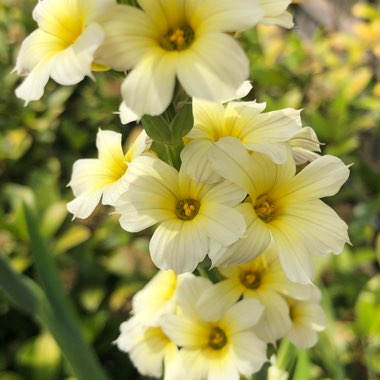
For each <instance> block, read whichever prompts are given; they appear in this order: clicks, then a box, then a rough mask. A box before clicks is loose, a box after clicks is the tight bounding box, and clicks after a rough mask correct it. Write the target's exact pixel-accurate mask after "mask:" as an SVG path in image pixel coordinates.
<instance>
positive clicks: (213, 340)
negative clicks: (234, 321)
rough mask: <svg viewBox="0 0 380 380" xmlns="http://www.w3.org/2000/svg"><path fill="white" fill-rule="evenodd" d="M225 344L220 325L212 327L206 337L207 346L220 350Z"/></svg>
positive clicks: (224, 335) (225, 340)
mask: <svg viewBox="0 0 380 380" xmlns="http://www.w3.org/2000/svg"><path fill="white" fill-rule="evenodd" d="M226 344H227V337H226V333H225V332H224V331H223V330H222V329H221V328H220V327H217V326H215V327H213V328H212V329H211V331H210V335H209V337H208V346H209V347H210V348H212V349H213V350H220V349H222V348H223V347H224V346H225V345H226Z"/></svg>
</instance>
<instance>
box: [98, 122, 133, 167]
mask: <svg viewBox="0 0 380 380" xmlns="http://www.w3.org/2000/svg"><path fill="white" fill-rule="evenodd" d="M121 137H122V136H121V133H117V132H114V131H107V130H101V129H99V131H98V133H97V135H96V147H97V148H98V152H99V153H98V154H99V160H100V161H102V163H103V164H104V166H105V167H107V168H110V169H112V168H114V167H116V168H117V169H116V170H115V171H119V170H120V171H121V172H125V170H126V165H125V162H124V153H123V148H122V146H121Z"/></svg>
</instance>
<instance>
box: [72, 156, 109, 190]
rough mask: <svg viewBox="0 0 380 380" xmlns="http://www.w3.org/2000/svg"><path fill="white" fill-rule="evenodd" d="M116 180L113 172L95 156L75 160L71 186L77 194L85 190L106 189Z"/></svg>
mask: <svg viewBox="0 0 380 380" xmlns="http://www.w3.org/2000/svg"><path fill="white" fill-rule="evenodd" d="M114 181H115V179H114V176H113V172H112V171H111V170H110V169H109V168H107V167H105V166H104V165H103V164H102V162H100V160H98V159H95V158H86V159H80V160H77V161H75V162H74V165H73V172H72V175H71V180H70V183H69V184H68V186H71V188H72V190H73V193H74V195H75V196H78V195H80V194H82V193H84V192H87V191H92V190H97V189H104V188H105V187H106V186H108V185H109V184H112V183H113V182H114Z"/></svg>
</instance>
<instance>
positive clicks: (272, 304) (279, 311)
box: [255, 288, 292, 343]
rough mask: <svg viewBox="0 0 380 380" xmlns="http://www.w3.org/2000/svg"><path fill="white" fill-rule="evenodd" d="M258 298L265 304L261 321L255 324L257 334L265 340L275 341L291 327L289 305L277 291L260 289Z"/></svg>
mask: <svg viewBox="0 0 380 380" xmlns="http://www.w3.org/2000/svg"><path fill="white" fill-rule="evenodd" d="M257 295H258V300H259V301H260V302H261V303H262V304H263V305H264V306H265V309H264V313H263V316H262V318H261V319H260V321H259V322H258V323H257V325H256V326H255V332H256V334H257V336H258V337H259V338H260V339H262V340H263V341H265V342H271V343H275V342H276V341H277V339H280V338H282V337H284V336H285V335H286V334H287V332H288V331H289V330H290V327H291V324H292V322H291V320H290V317H289V307H288V304H287V303H286V301H285V300H284V299H283V298H282V297H281V296H280V295H279V294H277V293H276V292H273V291H266V290H261V288H259V289H258V292H257Z"/></svg>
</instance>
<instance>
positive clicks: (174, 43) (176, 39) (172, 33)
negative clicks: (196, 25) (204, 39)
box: [160, 25, 194, 51]
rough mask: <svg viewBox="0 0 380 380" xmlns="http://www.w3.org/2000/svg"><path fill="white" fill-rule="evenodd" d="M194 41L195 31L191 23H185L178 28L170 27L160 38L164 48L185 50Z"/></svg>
mask: <svg viewBox="0 0 380 380" xmlns="http://www.w3.org/2000/svg"><path fill="white" fill-rule="evenodd" d="M193 41H194V31H193V29H192V28H191V26H189V25H183V26H180V27H179V28H176V29H169V30H168V32H167V33H166V34H165V35H164V36H163V37H162V38H161V39H160V45H161V47H162V48H163V49H165V50H169V51H173V50H184V49H186V48H188V47H189V46H190V45H191V44H192V42H193Z"/></svg>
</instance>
